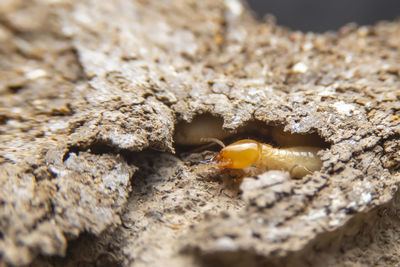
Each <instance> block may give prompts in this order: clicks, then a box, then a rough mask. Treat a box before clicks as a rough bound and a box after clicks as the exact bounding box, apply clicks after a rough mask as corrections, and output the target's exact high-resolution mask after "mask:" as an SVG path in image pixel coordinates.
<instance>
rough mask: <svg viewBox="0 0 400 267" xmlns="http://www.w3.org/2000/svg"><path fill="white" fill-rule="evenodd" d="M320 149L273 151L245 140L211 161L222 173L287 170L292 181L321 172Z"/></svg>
mask: <svg viewBox="0 0 400 267" xmlns="http://www.w3.org/2000/svg"><path fill="white" fill-rule="evenodd" d="M319 150H321V148H319V147H312V146H294V147H287V148H274V147H272V146H271V145H268V144H264V143H260V142H257V141H255V140H251V139H243V140H240V141H237V142H234V143H232V144H230V145H228V146H226V147H224V148H223V149H222V150H221V151H220V152H219V153H218V155H216V156H215V157H214V158H212V159H211V162H214V163H216V165H217V167H219V168H220V169H244V168H247V167H250V166H254V167H255V168H256V169H257V170H258V171H265V169H271V170H286V171H289V172H290V175H291V176H292V177H293V178H302V177H303V176H305V175H307V174H311V173H313V172H314V171H318V170H320V169H321V166H322V161H321V159H320V158H319V157H318V155H317V152H318V151H319Z"/></svg>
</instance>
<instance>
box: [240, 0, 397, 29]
mask: <svg viewBox="0 0 400 267" xmlns="http://www.w3.org/2000/svg"><path fill="white" fill-rule="evenodd" d="M247 2H248V4H249V6H250V8H251V9H252V10H253V11H254V13H256V16H257V17H258V18H262V17H264V16H265V15H266V14H272V15H273V16H275V17H276V20H277V24H278V25H282V26H286V27H289V28H291V29H293V30H301V31H313V32H325V31H337V30H338V29H339V28H340V27H342V26H344V25H346V24H348V23H357V24H359V25H371V24H375V23H376V22H378V21H381V20H393V19H395V18H396V17H398V16H399V14H400V2H399V1H398V0H380V1H376V0H352V1H347V0H337V1H320V0H301V1H299V0H269V1H262V0H247Z"/></svg>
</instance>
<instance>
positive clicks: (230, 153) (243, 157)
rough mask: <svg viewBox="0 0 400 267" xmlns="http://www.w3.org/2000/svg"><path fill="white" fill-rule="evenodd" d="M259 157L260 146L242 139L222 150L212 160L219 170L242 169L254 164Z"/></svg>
mask: <svg viewBox="0 0 400 267" xmlns="http://www.w3.org/2000/svg"><path fill="white" fill-rule="evenodd" d="M260 155H261V144H260V143H258V142H257V141H254V140H251V139H244V140H240V141H237V142H235V143H232V144H230V145H229V146H227V147H225V148H223V149H222V150H221V151H220V152H219V154H218V155H217V156H216V157H215V158H214V159H213V161H216V162H217V164H218V166H219V167H220V168H228V169H243V168H247V167H249V166H251V165H252V164H254V163H256V162H257V160H258V159H259V157H260Z"/></svg>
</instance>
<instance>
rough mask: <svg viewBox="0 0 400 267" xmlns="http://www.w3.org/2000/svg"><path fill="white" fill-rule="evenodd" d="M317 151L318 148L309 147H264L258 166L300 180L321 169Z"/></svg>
mask: <svg viewBox="0 0 400 267" xmlns="http://www.w3.org/2000/svg"><path fill="white" fill-rule="evenodd" d="M318 150H320V148H317V147H309V146H299V147H290V148H272V147H270V146H265V145H264V146H263V149H262V155H261V158H260V160H259V162H258V165H261V166H263V167H265V168H267V169H272V170H286V171H289V172H290V174H291V176H292V177H295V178H301V177H303V176H305V175H307V174H310V173H312V172H314V171H317V170H320V169H321V166H322V161H321V160H320V159H319V157H318V156H317V152H318Z"/></svg>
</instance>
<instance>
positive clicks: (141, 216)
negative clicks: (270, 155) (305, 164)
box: [0, 0, 400, 266]
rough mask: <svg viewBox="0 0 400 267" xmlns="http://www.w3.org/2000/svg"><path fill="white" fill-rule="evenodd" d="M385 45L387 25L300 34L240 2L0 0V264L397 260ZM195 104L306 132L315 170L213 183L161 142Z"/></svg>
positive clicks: (239, 125) (399, 69) (390, 36)
mask: <svg viewBox="0 0 400 267" xmlns="http://www.w3.org/2000/svg"><path fill="white" fill-rule="evenodd" d="M399 44H400V23H399V22H382V23H378V24H377V25H374V26H362V27H357V26H354V25H347V26H344V27H343V28H341V29H340V30H339V31H338V32H335V33H326V34H313V33H307V34H306V33H301V32H295V31H291V30H289V29H285V28H282V27H280V26H278V25H275V24H274V21H273V20H272V19H268V20H266V21H263V22H258V21H256V20H254V19H253V18H252V16H251V14H250V12H249V11H248V10H247V9H246V7H245V5H244V4H243V3H242V2H240V1H238V0H224V1H223V0H204V1H188V0H187V1H183V0H173V1H161V0H160V1H139V0H138V1H128V0H109V1H89V0H86V1H85V0H84V1H63V0H57V1H46V0H32V1H23V0H11V1H10V0H6V1H1V3H0V77H1V80H0V183H1V187H0V199H1V201H0V203H1V207H0V254H1V255H2V256H1V261H2V263H4V264H13V265H23V264H29V263H31V262H33V263H32V264H33V265H34V266H35V265H36V266H41V265H43V264H48V263H52V264H56V265H69V266H74V265H76V264H89V263H92V264H99V265H101V264H104V265H109V264H116V265H124V266H161V265H166V264H167V265H170V266H202V265H207V266H209V265H221V264H222V265H223V264H225V265H229V266H243V265H248V266H257V265H260V266H265V265H268V264H269V266H274V265H276V266H283V265H287V266H301V265H305V266H307V265H325V266H326V265H328V266H346V265H348V266H354V265H356V264H358V265H359V266H371V265H376V266H388V265H396V264H399V263H400V253H399V252H398V251H399V250H398V242H397V240H398V238H399V232H400V222H399V219H398V216H397V215H396V214H397V210H398V196H397V195H398V194H397V192H398V183H399V180H400V175H399V169H400V168H399V166H400V165H399V163H400V157H399V154H398V151H399V147H400V140H399V137H400V112H399V110H400V109H399V106H400V91H399V90H398V87H399V85H400V50H399ZM201 114H207V118H208V117H209V116H215V117H218V118H221V119H222V120H223V128H224V130H225V131H226V132H228V134H229V135H231V136H235V133H239V132H240V133H241V134H243V133H246V129H247V130H248V131H249V132H250V130H251V131H252V134H254V127H248V128H246V127H247V126H246V125H249V124H247V123H249V122H250V121H253V122H254V121H256V122H257V123H259V124H263V125H265V126H268V127H270V128H273V127H281V128H282V129H284V131H285V132H286V133H292V134H314V136H316V134H318V135H319V138H317V139H315V138H313V137H312V138H308V139H309V140H308V142H311V144H312V143H313V142H314V143H315V144H316V145H317V144H319V143H321V140H323V141H324V142H326V144H328V145H327V146H326V147H324V149H323V150H322V151H321V152H319V156H320V157H321V159H322V160H323V167H322V169H321V170H320V171H318V172H315V173H313V174H311V175H307V176H305V177H304V178H302V179H291V178H290V175H289V173H287V172H282V171H268V172H266V173H263V174H260V175H258V176H254V177H247V178H244V180H243V182H242V183H238V182H236V181H233V180H229V179H226V178H227V177H226V174H224V173H223V172H222V173H219V172H218V171H217V170H215V169H213V168H207V166H201V165H199V162H200V161H201V160H204V158H208V157H210V156H211V155H213V152H209V151H200V152H199V151H196V152H194V151H191V150H189V152H186V153H180V151H179V149H178V150H177V149H176V148H177V147H178V146H179V144H178V143H174V131H175V130H176V131H183V132H185V131H188V132H190V131H189V130H188V127H191V126H190V125H191V124H190V123H196V119H195V118H196V116H198V115H201ZM193 119H195V120H193ZM179 121H185V122H187V123H188V124H184V125H186V126H182V127H177V128H176V129H175V125H176V124H177V123H178V122H179ZM200 122H201V123H202V124H204V125H197V126H196V127H199V128H201V129H207V130H208V131H209V132H210V133H213V134H211V137H212V136H215V137H219V136H221V131H222V129H220V128H217V126H218V123H215V121H212V119H210V121H208V120H200ZM238 129H240V130H239V131H238ZM255 129H257V128H255ZM192 132H198V133H201V131H192ZM226 132H222V135H223V136H225V134H226ZM214 133H215V134H214ZM262 134H264V131H261V128H260V135H262ZM189 135H190V134H189ZM267 135H268V133H267ZM183 136H187V135H186V134H184V135H183ZM208 137H209V136H208ZM297 137H298V136H297ZM297 137H296V138H295V137H294V136H292V137H291V136H290V135H289V137H288V138H289V140H288V141H286V143H287V144H291V145H293V141H294V144H296V142H297V141H298V140H300V139H298V138H297ZM188 138H190V136H189V137H188ZM260 138H261V139H262V136H261V137H260ZM195 139H196V138H195ZM314 139H315V140H314ZM319 139H321V140H319ZM266 141H270V142H272V143H274V142H275V143H276V144H279V141H278V140H274V139H273V138H272V139H268V138H266ZM175 152H179V153H175Z"/></svg>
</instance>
